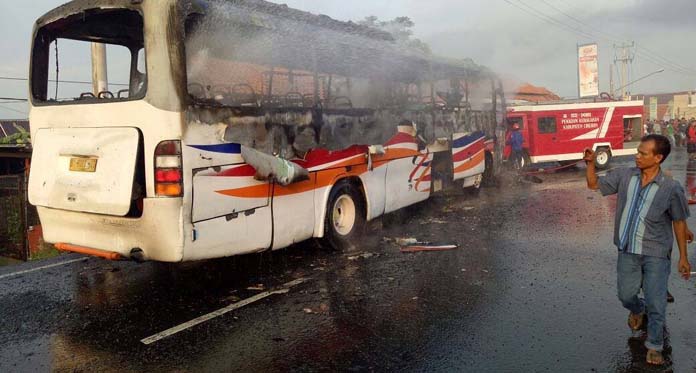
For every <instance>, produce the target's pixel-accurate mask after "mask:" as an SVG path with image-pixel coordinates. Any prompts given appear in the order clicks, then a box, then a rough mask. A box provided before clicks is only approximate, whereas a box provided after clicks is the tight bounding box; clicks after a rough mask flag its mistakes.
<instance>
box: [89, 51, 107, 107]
mask: <svg viewBox="0 0 696 373" xmlns="http://www.w3.org/2000/svg"><path fill="white" fill-rule="evenodd" d="M92 90H93V92H94V96H99V92H104V91H108V90H109V82H108V80H107V73H106V45H105V44H102V43H92Z"/></svg>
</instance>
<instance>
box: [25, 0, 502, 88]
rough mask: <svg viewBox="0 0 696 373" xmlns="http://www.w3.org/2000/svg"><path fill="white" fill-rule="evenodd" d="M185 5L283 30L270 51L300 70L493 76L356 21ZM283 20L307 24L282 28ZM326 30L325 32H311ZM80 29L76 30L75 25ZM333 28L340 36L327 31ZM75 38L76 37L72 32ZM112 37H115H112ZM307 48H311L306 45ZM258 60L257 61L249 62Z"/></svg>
mask: <svg viewBox="0 0 696 373" xmlns="http://www.w3.org/2000/svg"><path fill="white" fill-rule="evenodd" d="M179 2H180V3H181V4H183V5H189V6H187V7H186V8H189V9H201V10H202V12H203V13H205V12H206V11H207V10H209V9H211V7H210V4H212V3H215V4H224V5H227V6H232V7H234V8H235V9H236V10H238V12H237V13H235V14H232V15H228V16H229V17H231V18H232V20H233V21H234V22H238V23H240V24H245V25H247V26H249V27H257V28H260V29H263V30H266V31H271V32H274V33H277V34H279V35H283V37H284V38H285V40H284V41H288V42H289V43H290V44H289V46H288V48H285V50H284V51H283V53H281V54H280V56H278V55H274V58H278V59H279V60H278V61H277V62H279V63H280V64H285V65H286V66H288V67H292V68H297V69H302V68H306V67H307V66H312V65H314V64H316V65H315V66H313V67H315V68H316V71H317V72H319V73H326V74H339V75H346V76H364V77H369V78H376V77H380V78H381V77H384V78H389V79H395V80H397V81H403V82H418V81H429V80H440V79H456V78H459V79H463V78H467V79H469V80H471V81H476V80H481V79H489V78H494V77H495V75H494V74H493V73H492V71H491V70H489V69H487V68H485V67H483V66H479V65H477V64H476V63H474V62H473V60H471V59H463V60H455V59H451V58H445V57H438V56H432V55H430V54H426V53H424V52H423V51H420V50H417V49H414V48H408V47H406V46H404V45H401V44H400V43H398V42H397V41H396V39H395V38H394V36H393V35H392V34H390V33H388V32H385V31H382V30H379V29H376V28H373V27H368V26H364V25H360V24H357V23H355V22H352V21H348V22H345V21H339V20H336V19H333V18H331V17H329V16H326V15H317V14H313V13H310V12H305V11H301V10H297V9H293V8H290V7H288V6H287V5H285V4H282V5H281V4H275V3H272V2H269V1H265V0H217V1H207V0H179ZM139 3H140V1H132V0H73V1H71V2H69V3H66V4H64V5H61V6H59V7H57V8H55V9H53V10H51V11H49V12H47V13H46V14H45V15H44V16H42V17H41V18H39V19H38V20H37V21H36V26H37V28H39V27H42V26H44V25H46V24H49V23H51V22H54V21H57V20H60V19H63V18H66V17H69V16H71V15H75V14H79V13H82V12H84V11H85V10H88V9H110V8H111V9H114V8H125V9H138V8H139ZM278 20H282V21H289V22H291V23H295V24H299V25H302V26H308V27H290V26H287V25H286V26H287V27H286V28H285V29H284V28H283V27H284V25H283V24H284V22H277V21H278ZM317 30H326V32H317ZM77 31H82V30H77ZM333 33H335V35H339V36H340V38H339V40H338V41H337V40H336V38H335V37H334V36H332V35H330V34H333ZM69 35H74V37H75V38H76V39H79V38H80V36H79V35H78V34H77V33H76V32H72V33H70V34H69ZM113 40H116V38H114V39H113ZM310 49H313V52H312V53H315V55H311V54H312V53H308V50H310ZM252 62H258V61H252Z"/></svg>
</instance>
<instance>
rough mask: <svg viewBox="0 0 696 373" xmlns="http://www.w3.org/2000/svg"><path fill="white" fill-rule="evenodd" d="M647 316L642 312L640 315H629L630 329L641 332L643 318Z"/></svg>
mask: <svg viewBox="0 0 696 373" xmlns="http://www.w3.org/2000/svg"><path fill="white" fill-rule="evenodd" d="M644 315H645V312H641V313H638V314H634V313H629V314H628V327H629V328H631V330H633V331H637V330H640V327H641V326H643V316H644Z"/></svg>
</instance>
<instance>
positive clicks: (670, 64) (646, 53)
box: [539, 0, 696, 75]
mask: <svg viewBox="0 0 696 373" xmlns="http://www.w3.org/2000/svg"><path fill="white" fill-rule="evenodd" d="M539 1H541V2H543V3H544V4H546V5H547V6H548V7H550V8H552V9H554V10H556V11H557V12H559V13H561V14H563V15H564V16H566V17H567V18H569V19H571V20H573V21H574V22H575V23H578V24H580V25H581V26H583V27H589V28H590V29H591V30H593V31H594V32H595V33H597V34H599V37H600V38H604V39H605V40H609V41H611V42H612V43H624V42H625V41H627V40H629V38H627V37H625V35H620V34H615V33H610V32H606V31H602V30H600V29H599V28H597V27H593V26H592V25H590V24H589V23H586V22H584V21H582V20H580V19H578V18H577V17H574V16H572V15H570V14H568V13H567V12H564V11H563V10H561V9H559V8H558V7H556V6H554V5H552V4H550V3H549V2H548V1H546V0H539ZM561 2H563V3H564V4H565V5H566V6H568V7H569V8H572V10H576V11H577V8H575V7H573V6H571V5H569V4H568V3H566V2H565V1H561ZM635 53H636V54H637V55H639V56H641V57H643V58H645V59H646V60H647V61H649V62H652V63H654V64H656V65H658V66H661V67H662V66H663V65H664V66H665V67H667V68H668V69H669V70H672V71H674V72H677V73H680V74H684V75H696V69H693V68H689V67H685V66H683V65H680V64H679V63H677V62H674V61H672V60H670V59H668V58H666V57H663V56H662V55H661V54H660V53H657V52H655V51H652V50H650V49H648V48H646V47H642V46H641V47H636V52H635Z"/></svg>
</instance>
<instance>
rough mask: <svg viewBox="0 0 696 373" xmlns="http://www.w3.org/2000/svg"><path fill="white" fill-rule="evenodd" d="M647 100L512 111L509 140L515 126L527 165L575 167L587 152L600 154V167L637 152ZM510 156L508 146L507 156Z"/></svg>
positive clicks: (540, 106) (551, 105)
mask: <svg viewBox="0 0 696 373" xmlns="http://www.w3.org/2000/svg"><path fill="white" fill-rule="evenodd" d="M642 117H643V101H640V100H636V101H600V102H560V103H559V102H554V103H549V104H524V105H512V106H509V107H508V112H507V122H508V125H509V126H508V128H509V130H508V138H509V132H510V131H511V129H512V126H513V125H514V124H517V125H519V128H520V131H521V132H522V136H523V137H524V151H525V159H524V162H525V163H544V162H560V163H570V162H576V161H579V160H581V159H582V157H583V151H584V149H585V148H590V149H593V150H595V151H596V152H597V166H598V167H600V168H605V167H607V165H608V164H609V161H610V160H611V158H612V157H616V156H622V155H632V154H635V153H636V149H637V147H638V143H639V140H640V138H641V136H642V135H643V125H642V124H643V123H642ZM509 154H510V149H509V146H507V147H506V149H505V152H504V156H505V157H506V158H507V157H508V156H509Z"/></svg>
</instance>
